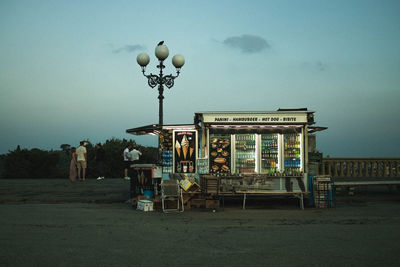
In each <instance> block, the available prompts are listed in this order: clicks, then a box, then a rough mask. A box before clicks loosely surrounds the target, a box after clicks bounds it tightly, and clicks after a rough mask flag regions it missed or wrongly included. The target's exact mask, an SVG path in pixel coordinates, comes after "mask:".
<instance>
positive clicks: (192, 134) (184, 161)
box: [174, 131, 197, 173]
mask: <svg viewBox="0 0 400 267" xmlns="http://www.w3.org/2000/svg"><path fill="white" fill-rule="evenodd" d="M196 140H197V139H196V131H175V132H174V171H175V173H195V172H196Z"/></svg>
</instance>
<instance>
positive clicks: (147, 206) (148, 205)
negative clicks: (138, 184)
mask: <svg viewBox="0 0 400 267" xmlns="http://www.w3.org/2000/svg"><path fill="white" fill-rule="evenodd" d="M137 210H142V211H153V202H152V201H150V200H139V201H138V203H137Z"/></svg>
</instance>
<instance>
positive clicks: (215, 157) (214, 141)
mask: <svg viewBox="0 0 400 267" xmlns="http://www.w3.org/2000/svg"><path fill="white" fill-rule="evenodd" d="M230 140H231V137H230V135H229V134H225V135H224V134H220V135H216V134H212V135H211V136H210V172H211V173H230V162H231V159H230V154H231V146H230V144H231V141H230Z"/></svg>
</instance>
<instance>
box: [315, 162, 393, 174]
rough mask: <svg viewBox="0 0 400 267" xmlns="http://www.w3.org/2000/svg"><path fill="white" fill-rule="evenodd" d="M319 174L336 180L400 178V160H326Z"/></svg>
mask: <svg viewBox="0 0 400 267" xmlns="http://www.w3.org/2000/svg"><path fill="white" fill-rule="evenodd" d="M317 174H318V175H330V176H332V177H335V178H336V177H337V178H357V177H360V178H400V158H324V159H322V163H320V164H319V166H318V168H317Z"/></svg>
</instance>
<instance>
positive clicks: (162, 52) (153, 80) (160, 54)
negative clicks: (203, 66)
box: [136, 41, 185, 128]
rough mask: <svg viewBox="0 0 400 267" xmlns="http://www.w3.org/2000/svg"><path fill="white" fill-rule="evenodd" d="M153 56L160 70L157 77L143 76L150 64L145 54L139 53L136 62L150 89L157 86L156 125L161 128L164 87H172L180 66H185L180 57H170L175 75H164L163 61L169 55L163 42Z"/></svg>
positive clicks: (183, 60)
mask: <svg viewBox="0 0 400 267" xmlns="http://www.w3.org/2000/svg"><path fill="white" fill-rule="evenodd" d="M155 55H156V57H157V59H158V61H159V64H158V65H157V68H159V69H160V73H159V74H158V75H155V74H152V73H150V74H149V75H146V74H145V71H146V66H147V65H148V64H149V62H150V57H149V55H147V54H146V53H141V54H139V55H138V56H137V58H136V61H137V63H138V64H139V65H140V66H141V67H142V73H143V75H144V76H145V77H146V78H147V82H148V84H149V86H150V87H151V88H154V87H156V86H157V85H158V100H159V118H158V125H159V127H160V128H161V127H162V126H163V100H164V95H163V94H164V85H165V86H166V87H167V88H168V89H170V88H171V87H172V86H174V79H175V78H177V77H178V76H179V73H180V70H181V68H182V66H183V65H184V64H185V59H184V57H183V56H182V55H175V56H173V57H172V64H173V65H174V67H175V68H176V75H175V76H174V75H172V74H170V75H164V73H163V69H164V68H165V65H164V60H165V59H167V57H168V55H169V51H168V47H167V46H166V45H164V42H163V41H162V42H160V43H159V44H158V45H157V46H156V50H155Z"/></svg>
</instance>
